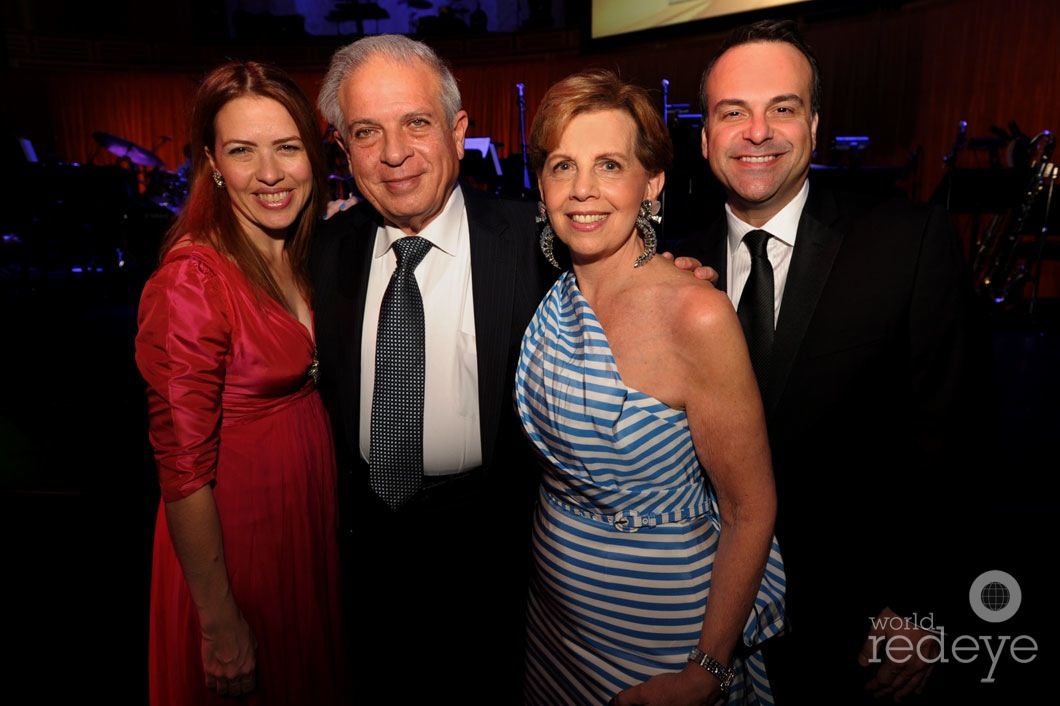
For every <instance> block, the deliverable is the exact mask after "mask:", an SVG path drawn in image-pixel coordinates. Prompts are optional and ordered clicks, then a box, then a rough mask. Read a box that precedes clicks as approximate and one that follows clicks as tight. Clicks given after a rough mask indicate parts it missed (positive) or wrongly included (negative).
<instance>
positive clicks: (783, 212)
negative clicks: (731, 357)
mask: <svg viewBox="0 0 1060 706" xmlns="http://www.w3.org/2000/svg"><path fill="white" fill-rule="evenodd" d="M809 194H810V182H809V181H808V180H807V181H806V182H805V183H804V184H803V185H802V190H800V191H799V193H798V194H796V195H795V198H793V199H792V200H791V201H789V202H788V205H787V206H785V207H784V208H782V209H780V211H779V212H778V213H777V214H776V215H775V216H773V217H772V218H770V219H769V220H768V221H766V223H765V224H764V225H762V226H760V227H757V228H756V227H755V226H752V225H750V224H748V223H744V222H743V221H741V220H740V219H739V218H737V217H736V215H735V214H733V212H732V209H731V208H729V204H725V218H726V221H727V222H728V226H729V238H728V242H729V247H728V256H729V262H728V268H729V269H728V272H729V276H728V277H727V278H726V282H725V287H726V291H727V292H728V294H729V299H731V300H732V305H733V306H734V307H736V308H739V306H740V296H741V295H742V294H743V287H744V285H745V284H746V283H747V277H748V275H750V274H751V251H750V250H748V249H747V247H745V246H744V245H743V237H744V236H745V235H747V234H748V233H749V232H751V231H752V230H764V231H766V232H767V233H769V234H770V235H772V236H773V237H772V238H770V239H769V241H768V242H767V243H766V254H767V255H768V256H769V264H771V265H772V266H773V297H774V299H773V325H774V326H775V325H776V322H777V318H778V317H779V316H780V302H781V300H783V298H784V285H785V284H787V281H788V268H789V267H790V266H791V253H792V251H793V250H794V249H795V236H796V235H797V234H798V231H799V218H800V217H801V216H802V208H803V206H805V205H806V198H807V197H808V196H809Z"/></svg>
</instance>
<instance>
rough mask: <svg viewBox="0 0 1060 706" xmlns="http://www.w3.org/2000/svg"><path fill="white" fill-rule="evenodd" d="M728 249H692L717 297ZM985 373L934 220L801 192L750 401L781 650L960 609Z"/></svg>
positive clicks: (984, 424) (980, 343) (955, 245)
mask: <svg viewBox="0 0 1060 706" xmlns="http://www.w3.org/2000/svg"><path fill="white" fill-rule="evenodd" d="M726 232H727V226H726V222H725V218H724V217H721V218H719V219H718V220H717V221H716V222H714V223H713V225H712V226H711V227H710V228H709V229H708V231H707V232H706V233H705V234H704V237H703V238H702V239H701V240H700V241H699V242H698V250H696V249H695V245H693V244H689V248H690V250H689V254H692V255H694V256H696V257H698V258H699V259H700V260H701V261H702V262H703V263H704V264H709V265H711V266H713V267H714V268H715V269H717V270H719V272H720V276H721V281H720V282H719V283H718V286H719V288H724V287H725V279H726V274H727V273H726V262H727V258H726V249H725V248H726ZM991 355H992V354H991V347H990V342H989V337H988V332H987V329H986V327H985V325H984V321H983V317H982V312H981V308H980V306H979V305H978V304H977V301H976V299H975V296H974V293H973V290H972V286H971V278H970V273H969V272H968V269H967V267H966V264H965V260H964V257H963V252H962V250H961V246H960V240H959V237H958V235H957V233H956V230H955V229H954V227H953V224H952V222H951V220H950V218H949V216H948V214H947V213H946V212H945V211H943V210H942V209H941V208H938V207H932V206H928V205H924V204H917V203H913V202H910V201H908V200H904V199H893V198H877V197H872V196H867V195H863V194H862V195H858V194H848V195H844V194H840V193H836V192H833V191H829V190H827V189H825V188H823V187H820V186H817V185H815V184H814V183H813V182H811V188H810V193H809V200H808V202H807V204H806V206H805V208H804V210H803V213H802V216H801V218H800V221H799V230H798V235H797V238H796V243H795V249H794V252H793V253H792V260H791V265H790V270H789V273H788V278H787V283H786V286H785V290H784V295H783V300H782V302H781V308H780V314H779V317H778V320H777V329H776V337H775V341H774V347H773V361H772V367H771V370H770V373H769V377H768V379H767V383H766V385H765V390H764V393H763V402H764V406H765V410H766V417H767V425H768V429H769V435H770V445H771V450H772V453H773V465H774V474H775V477H776V483H777V498H778V514H777V529H776V533H777V537H778V540H779V542H780V545H781V549H782V551H783V553H784V557H785V564H786V568H787V572H788V589H789V591H788V601H789V603H788V605H789V614H790V616H791V619H792V622H793V627H794V631H795V632H797V631H799V630H800V629H801V630H802V634H803V635H806V634H807V633H812V632H817V633H818V634H819V635H820V636H821V637H822V639H825V637H826V636H827V635H829V634H831V635H835V634H836V633H835V629H836V627H837V626H838V625H839V624H840V623H843V622H846V624H847V625H848V626H849V635H850V639H851V640H853V641H855V643H856V645H857V644H860V642H859V641H860V640H862V639H864V634H865V630H866V629H867V624H868V623H867V618H868V617H870V616H875V615H876V614H877V613H878V611H879V610H880V609H881V608H882V607H884V606H885V605H890V606H891V607H892V608H893V609H895V610H897V611H899V612H900V613H902V614H904V615H911V614H912V613H913V612H916V611H921V613H920V615H921V616H923V615H924V612H923V611H925V610H926V611H937V610H939V609H940V608H941V607H942V605H944V604H945V603H953V604H957V603H960V602H961V601H965V603H966V601H967V589H968V586H969V585H970V583H971V581H972V579H974V577H975V575H976V570H975V568H974V567H972V566H971V565H969V566H961V567H960V568H961V570H962V572H961V573H960V575H959V576H956V575H954V572H953V566H954V560H955V559H956V556H955V553H954V552H955V551H960V548H961V547H962V545H963V546H970V545H971V542H969V539H968V537H967V536H961V531H960V527H963V526H964V525H960V524H956V523H958V522H965V521H966V520H967V513H968V511H969V510H970V509H971V507H970V505H969V496H970V495H971V494H972V493H979V492H981V488H978V487H976V486H975V483H977V482H978V478H979V474H980V473H981V472H982V471H983V470H984V468H983V465H982V464H981V463H978V462H979V461H983V460H985V459H987V458H988V456H989V453H988V447H987V446H986V444H988V441H987V439H988V435H987V433H988V432H989V431H990V429H991V428H992V426H991V425H992V421H991V420H992V416H993V414H994V410H993V407H992V405H993V382H992V380H993V377H992V376H993V366H992V363H991ZM951 540H952V541H951ZM953 541H955V542H957V544H953V543H952V542H953ZM944 572H948V573H949V576H948V577H945V578H947V579H952V581H951V582H950V583H951V584H952V585H946V582H945V581H940V580H938V579H939V578H940V576H942V575H943V573H944ZM967 574H970V577H968V578H967V580H965V575H967ZM962 585H963V589H961V588H960V587H961V586H962ZM951 588H952V589H953V590H951ZM961 590H963V593H961ZM955 591H956V592H955ZM936 616H937V617H938V618H939V619H941V616H938V614H936ZM848 647H849V645H848ZM854 649H855V650H856V649H857V647H856V646H855V647H854ZM848 654H849V653H848ZM854 654H856V651H855V653H854Z"/></svg>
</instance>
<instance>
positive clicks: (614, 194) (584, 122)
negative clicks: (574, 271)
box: [538, 110, 664, 264]
mask: <svg viewBox="0 0 1060 706" xmlns="http://www.w3.org/2000/svg"><path fill="white" fill-rule="evenodd" d="M635 139H636V123H634V122H633V118H632V117H630V115H629V114H628V113H626V112H625V111H622V110H600V111H594V112H590V113H581V114H579V115H575V116H574V117H573V118H571V120H570V122H568V123H567V126H566V127H565V128H564V129H563V132H562V134H561V136H560V139H559V142H558V144H557V145H556V147H555V148H554V149H553V150H552V151H551V152H549V153H548V156H547V157H546V158H545V160H544V165H543V167H542V169H541V172H540V174H539V175H538V177H539V178H538V183H539V186H540V188H541V198H542V201H543V202H544V204H545V208H546V209H547V210H548V217H549V221H550V222H551V223H552V228H553V230H554V231H555V233H556V236H557V237H558V238H559V239H560V240H561V241H563V243H564V244H566V245H567V247H568V248H569V249H570V251H571V257H572V258H573V260H574V262H575V264H583V263H586V262H589V261H592V260H596V259H600V258H603V257H607V256H610V255H612V254H614V253H616V252H621V251H628V252H629V259H630V261H631V262H632V261H633V260H635V259H636V258H637V257H638V256H640V254H641V253H642V252H643V245H642V244H641V242H640V238H639V237H638V236H637V233H636V231H635V230H634V223H635V221H636V218H637V213H638V212H639V210H640V205H641V202H643V201H644V200H645V199H648V200H654V199H655V198H657V197H658V195H659V192H660V191H661V190H662V186H663V179H664V177H663V174H662V173H661V172H660V173H659V174H656V175H654V176H651V175H649V174H648V172H647V170H645V168H644V167H643V166H642V165H641V163H640V161H639V160H638V159H637V157H636V152H635Z"/></svg>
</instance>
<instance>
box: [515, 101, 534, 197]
mask: <svg viewBox="0 0 1060 706" xmlns="http://www.w3.org/2000/svg"><path fill="white" fill-rule="evenodd" d="M523 87H524V86H523V84H521V83H517V84H515V88H516V90H517V91H519V136H520V139H521V140H522V150H523V196H524V197H525V196H528V195H529V194H530V192H531V191H532V190H533V185H532V184H531V183H530V161H529V157H528V156H527V154H526V96H524V95H523Z"/></svg>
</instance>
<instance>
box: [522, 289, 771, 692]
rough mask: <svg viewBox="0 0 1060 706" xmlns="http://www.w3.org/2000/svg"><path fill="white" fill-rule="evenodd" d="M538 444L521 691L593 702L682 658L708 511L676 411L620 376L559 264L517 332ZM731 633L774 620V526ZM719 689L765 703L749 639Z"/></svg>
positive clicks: (702, 598)
mask: <svg viewBox="0 0 1060 706" xmlns="http://www.w3.org/2000/svg"><path fill="white" fill-rule="evenodd" d="M515 391H516V392H515V396H516V404H517V406H518V410H519V414H520V417H521V419H522V424H523V428H524V430H525V431H526V433H527V434H528V436H529V437H530V439H531V441H532V442H533V443H534V445H535V446H536V447H537V449H538V451H539V452H540V453H541V454H542V456H543V459H544V464H543V466H544V474H543V481H542V485H541V496H540V499H539V503H538V507H537V511H536V514H535V517H534V527H533V552H534V564H535V568H534V576H533V580H532V582H531V587H530V595H529V602H528V617H527V656H526V666H527V683H526V703H528V704H557V705H558V704H562V705H564V706H569V705H573V704H606V703H607V702H608V700H610V699H611V697H612V696H614V695H615V694H616V693H618V692H619V691H621V690H622V689H625V688H627V687H630V686H633V685H635V684H639V683H641V682H643V681H645V680H647V679H648V678H649V677H651V676H652V675H654V674H657V673H660V672H666V671H678V670H680V669H682V668H683V667H684V665H685V664H686V662H687V659H688V653H689V650H691V648H692V647H693V646H695V645H696V644H698V641H699V633H700V628H701V627H702V624H703V610H704V607H705V605H706V601H707V598H708V590H709V588H710V575H711V569H712V567H713V564H714V553H715V551H716V549H717V543H718V535H719V527H720V525H719V522H718V518H717V506H716V503H715V500H714V496H713V492H712V490H711V489H710V487H709V485H708V484H707V482H706V481H705V476H704V473H703V469H702V467H701V466H700V464H699V461H698V460H697V458H696V453H695V449H694V448H693V445H692V437H691V434H690V433H689V429H688V420H687V418H686V416H685V413H684V412H683V411H678V410H675V409H671V408H670V407H667V406H666V405H664V404H662V403H661V402H659V401H658V400H656V399H654V398H652V397H649V396H648V395H645V394H643V393H640V392H637V391H636V390H631V389H629V388H628V387H626V386H625V385H624V384H623V383H622V380H621V378H620V377H619V374H618V370H617V368H616V366H615V361H614V357H613V356H612V355H611V349H610V346H609V345H608V342H607V339H606V338H605V336H604V332H603V329H602V328H601V327H600V323H599V321H598V320H597V319H596V316H595V315H594V314H593V312H592V310H591V308H590V307H589V304H588V302H586V300H585V298H584V297H583V296H582V294H581V292H580V291H579V290H578V286H577V283H576V280H575V277H574V273H573V272H571V271H568V272H566V273H565V274H564V275H563V276H562V277H560V279H559V281H557V282H556V284H555V285H554V286H553V287H552V289H551V290H550V291H549V293H548V295H547V296H546V297H545V299H544V300H543V301H542V303H541V305H540V306H539V307H538V310H537V313H536V314H535V315H534V318H533V320H532V321H531V322H530V325H529V326H528V327H527V330H526V333H525V335H524V338H523V345H522V353H521V357H520V361H519V368H518V371H517V372H516V383H515ZM773 550H774V551H773V553H772V554H771V556H770V561H769V565H768V566H767V570H766V577H765V579H764V580H763V582H762V586H761V588H760V590H759V593H758V597H757V600H756V605H755V610H754V611H753V612H752V614H751V616H750V618H749V620H748V623H747V627H746V629H745V631H744V634H743V641H744V644H745V645H746V646H748V647H754V646H756V645H758V644H759V643H761V641H762V640H764V639H766V638H768V637H770V636H772V635H774V634H776V633H778V632H779V631H780V630H782V629H783V626H784V623H785V618H784V612H783V592H784V569H783V564H782V561H781V558H780V554H779V552H778V551H777V546H776V542H775V541H774V545H773ZM734 668H735V669H736V672H737V678H736V681H735V683H734V684H733V687H732V689H731V691H730V693H729V696H728V700H727V701H725V702H724V703H727V704H771V703H773V701H772V697H771V693H770V689H769V682H768V679H767V678H766V675H765V667H764V663H763V661H762V656H761V653H760V652H759V651H752V652H750V654H749V655H748V656H747V657H745V658H737V659H736V661H735V663H734Z"/></svg>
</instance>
